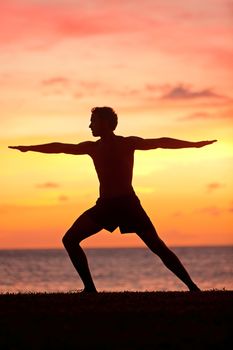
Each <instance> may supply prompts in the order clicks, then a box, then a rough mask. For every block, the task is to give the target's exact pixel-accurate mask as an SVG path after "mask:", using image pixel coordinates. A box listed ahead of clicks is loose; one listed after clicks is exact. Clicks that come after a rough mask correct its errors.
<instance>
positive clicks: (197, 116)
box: [177, 108, 233, 121]
mask: <svg viewBox="0 0 233 350" xmlns="http://www.w3.org/2000/svg"><path fill="white" fill-rule="evenodd" d="M231 118H233V109H232V108H227V109H224V110H218V111H216V112H214V113H210V112H204V111H199V112H194V113H191V114H189V115H186V116H183V117H179V118H177V120H180V121H191V120H214V119H231Z"/></svg>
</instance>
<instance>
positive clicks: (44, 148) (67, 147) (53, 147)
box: [9, 141, 93, 154]
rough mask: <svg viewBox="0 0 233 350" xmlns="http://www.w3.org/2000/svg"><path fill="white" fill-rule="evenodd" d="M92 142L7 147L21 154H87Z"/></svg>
mask: <svg viewBox="0 0 233 350" xmlns="http://www.w3.org/2000/svg"><path fill="white" fill-rule="evenodd" d="M92 145H93V142H91V141H86V142H81V143H78V144H70V143H60V142H53V143H46V144H43V145H32V146H9V148H12V149H17V150H19V151H21V152H28V151H33V152H41V153H66V154H89V153H90V152H91V149H92Z"/></svg>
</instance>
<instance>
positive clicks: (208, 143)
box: [195, 140, 217, 148]
mask: <svg viewBox="0 0 233 350" xmlns="http://www.w3.org/2000/svg"><path fill="white" fill-rule="evenodd" d="M214 142H217V140H211V141H198V142H195V147H197V148H200V147H204V146H207V145H211V143H214Z"/></svg>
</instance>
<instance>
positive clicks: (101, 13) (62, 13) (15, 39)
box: [0, 1, 137, 47]
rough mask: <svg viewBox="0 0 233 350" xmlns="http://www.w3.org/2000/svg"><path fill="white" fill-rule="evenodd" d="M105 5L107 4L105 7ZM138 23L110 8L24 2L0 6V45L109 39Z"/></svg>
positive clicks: (133, 18)
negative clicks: (75, 39)
mask: <svg viewBox="0 0 233 350" xmlns="http://www.w3.org/2000/svg"><path fill="white" fill-rule="evenodd" d="M106 5H107V4H106ZM135 22H137V20H136V19H135V17H133V16H128V14H127V13H125V12H121V9H120V6H118V8H116V9H115V10H114V12H113V10H112V9H111V6H105V7H100V8H98V7H93V8H88V6H86V5H85V2H84V3H83V4H82V3H80V4H79V6H77V5H76V4H74V3H73V4H71V3H70V4H66V3H65V2H64V3H57V4H56V6H55V5H54V4H53V3H52V2H49V1H48V3H37V4H35V3H34V4H32V3H30V2H27V1H22V3H19V2H9V3H8V2H1V3H0V44H10V43H13V44H17V43H20V42H22V41H23V42H25V41H26V42H29V43H30V42H31V41H33V42H34V44H35V45H42V47H43V43H44V42H53V41H57V40H62V39H64V38H73V37H83V36H90V35H92V36H96V35H100V34H105V35H111V34H113V33H122V32H124V31H128V30H132V29H133V28H134V27H135Z"/></svg>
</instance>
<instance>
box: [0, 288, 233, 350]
mask: <svg viewBox="0 0 233 350" xmlns="http://www.w3.org/2000/svg"><path fill="white" fill-rule="evenodd" d="M232 305H233V291H208V292H201V293H189V292H122V293H107V292H103V293H99V294H97V295H83V294H78V293H55V294H46V293H45V294H44V293H41V294H40V293H39V294H37V293H36V294H1V295H0V349H4V350H7V349H12V350H13V349H32V350H37V349H108V350H112V349H119V350H122V349H127V350H128V349H132V350H136V349H140V350H144V349H188V350H189V349H213V348H214V349H231V348H233V347H232V345H233V343H232V340H231V339H232V337H233V336H232V334H233V332H232V331H233V327H232V325H233V321H232V319H233V317H232V315H233V312H232V311H233V307H232Z"/></svg>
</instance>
